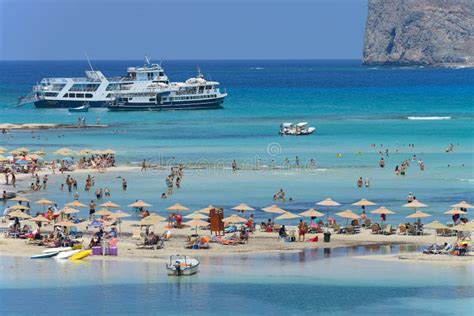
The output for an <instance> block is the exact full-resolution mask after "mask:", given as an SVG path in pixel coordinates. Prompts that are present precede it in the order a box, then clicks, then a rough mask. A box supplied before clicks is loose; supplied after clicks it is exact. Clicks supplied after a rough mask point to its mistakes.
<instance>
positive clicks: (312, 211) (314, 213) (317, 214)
mask: <svg viewBox="0 0 474 316" xmlns="http://www.w3.org/2000/svg"><path fill="white" fill-rule="evenodd" d="M300 215H301V216H304V217H323V216H324V213H321V212H318V211H316V210H315V209H314V208H310V209H309V210H307V211H304V212H302V213H300Z"/></svg>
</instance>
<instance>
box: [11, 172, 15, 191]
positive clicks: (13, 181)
mask: <svg viewBox="0 0 474 316" xmlns="http://www.w3.org/2000/svg"><path fill="white" fill-rule="evenodd" d="M12 185H13V187H14V188H16V176H15V173H14V172H12Z"/></svg>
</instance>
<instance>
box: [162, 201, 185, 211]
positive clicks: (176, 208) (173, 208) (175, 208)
mask: <svg viewBox="0 0 474 316" xmlns="http://www.w3.org/2000/svg"><path fill="white" fill-rule="evenodd" d="M167 210H168V211H189V208H187V207H185V206H183V205H181V204H179V203H176V204H175V205H172V206H170V207H168V208H167Z"/></svg>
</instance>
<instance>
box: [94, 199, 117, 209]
mask: <svg viewBox="0 0 474 316" xmlns="http://www.w3.org/2000/svg"><path fill="white" fill-rule="evenodd" d="M99 206H101V207H106V208H119V207H120V205H118V204H115V203H113V202H111V201H107V202H105V203H102V204H100V205H99Z"/></svg>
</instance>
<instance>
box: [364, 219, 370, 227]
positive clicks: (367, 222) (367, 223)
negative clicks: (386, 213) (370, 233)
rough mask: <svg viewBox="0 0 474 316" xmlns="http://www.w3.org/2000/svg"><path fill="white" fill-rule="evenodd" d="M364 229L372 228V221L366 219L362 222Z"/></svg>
mask: <svg viewBox="0 0 474 316" xmlns="http://www.w3.org/2000/svg"><path fill="white" fill-rule="evenodd" d="M364 225H365V228H371V227H372V220H371V219H370V218H366V219H365V221H364Z"/></svg>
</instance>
